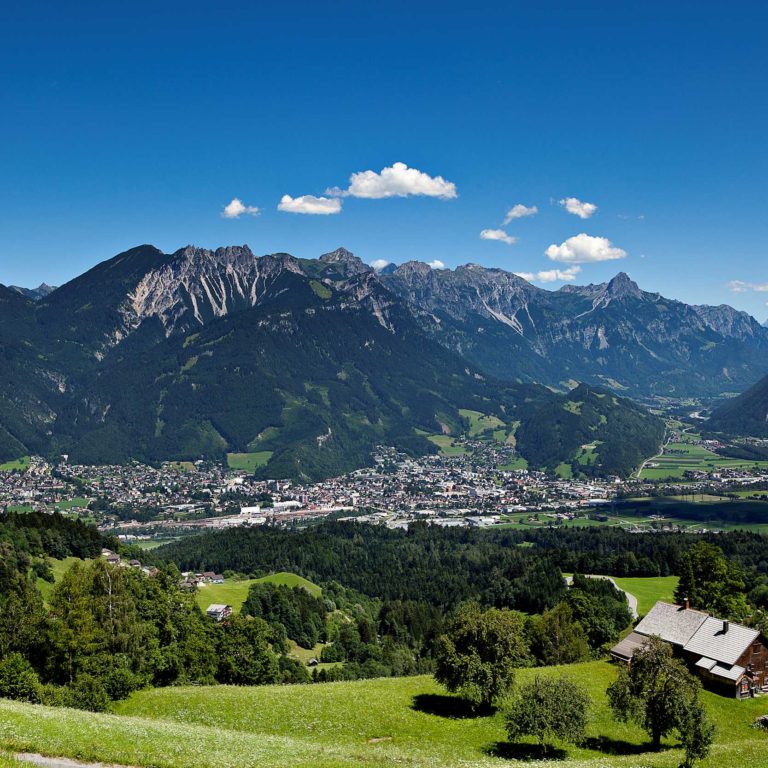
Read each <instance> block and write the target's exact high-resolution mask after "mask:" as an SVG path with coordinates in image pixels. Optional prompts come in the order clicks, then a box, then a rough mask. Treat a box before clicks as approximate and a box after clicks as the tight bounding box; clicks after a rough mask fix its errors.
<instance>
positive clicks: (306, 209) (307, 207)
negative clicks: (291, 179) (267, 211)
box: [277, 195, 341, 216]
mask: <svg viewBox="0 0 768 768" xmlns="http://www.w3.org/2000/svg"><path fill="white" fill-rule="evenodd" d="M277 210H278V211H286V212H287V213H310V214H314V215H316V216H327V215H329V214H332V213H339V212H340V211H341V200H339V199H338V198H335V197H315V196H314V195H301V197H291V196H290V195H283V196H282V197H281V198H280V202H279V203H278V204H277Z"/></svg>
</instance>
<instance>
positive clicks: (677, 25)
mask: <svg viewBox="0 0 768 768" xmlns="http://www.w3.org/2000/svg"><path fill="white" fill-rule="evenodd" d="M375 5H376V9H373V10H372V7H373V6H374V4H371V3H360V2H354V3H352V2H349V3H347V2H326V3H322V4H320V3H303V2H293V3H290V4H267V3H254V4H228V5H226V6H222V5H220V4H215V3H211V2H207V3H196V2H185V3H173V2H167V3H156V2H155V3H151V4H145V3H141V2H134V3H130V4H127V3H126V4H121V7H118V4H110V3H98V4H96V3H88V2H78V3H72V4H65V3H56V4H53V3H50V4H49V3H39V2H34V0H33V1H32V2H28V3H24V4H21V3H19V4H15V7H13V8H11V7H10V6H7V7H5V9H4V10H3V12H2V17H1V18H0V73H1V74H2V76H1V77H0V114H2V116H3V117H2V120H0V282H3V283H6V284H13V283H15V284H22V285H33V284H34V285H36V284H38V283H39V282H41V281H42V280H45V281H48V282H52V283H59V284H60V283H62V282H64V281H66V280H68V279H70V278H72V277H74V276H75V275H77V274H79V273H80V272H82V271H84V270H85V269H87V268H89V267H91V266H93V265H94V264H95V263H97V262H99V261H101V260H103V259H105V258H108V257H110V256H112V255H114V254H115V253H117V252H119V251H121V250H125V249H126V248H129V247H131V246H134V245H137V244H140V243H145V242H147V243H153V244H155V245H157V246H158V247H160V248H161V249H163V250H166V251H171V250H175V249H176V248H178V247H181V246H183V245H186V244H187V243H195V244H198V245H202V246H207V247H215V246H217V245H226V244H242V243H248V244H249V245H250V246H251V248H252V249H253V250H254V252H256V253H257V254H261V253H268V252H274V251H288V252H290V253H293V254H295V255H297V256H302V257H310V256H316V255H319V254H320V253H322V252H324V251H327V250H331V249H333V248H335V247H337V246H339V245H344V246H346V247H347V248H349V249H350V250H353V251H355V252H356V253H358V254H359V255H360V256H361V257H362V258H363V259H364V260H365V261H368V262H372V261H374V260H377V259H385V260H392V261H395V262H401V261H405V260H408V259H421V260H424V261H433V260H438V261H440V262H443V263H444V264H445V265H447V266H449V267H453V266H456V265H458V264H462V263H466V262H470V261H471V262H477V263H480V264H484V265H489V266H499V267H503V268H506V269H509V270H512V271H516V272H522V273H527V274H529V275H532V276H535V279H537V280H539V284H540V285H544V286H545V287H551V288H557V287H558V286H559V285H561V284H562V282H561V281H558V280H554V281H551V282H541V280H546V279H547V278H552V277H554V276H558V273H555V275H553V274H547V273H550V272H551V271H552V270H559V271H560V272H559V276H562V277H570V278H571V279H572V280H573V281H575V282H577V283H587V282H600V281H602V280H605V279H607V278H609V277H611V276H612V275H613V274H615V273H616V272H617V271H619V270H624V271H627V272H628V273H629V274H630V275H631V276H632V277H633V278H634V279H636V280H637V281H638V282H639V283H640V285H641V286H642V287H643V288H645V289H647V290H653V291H659V292H661V293H663V294H665V295H668V296H671V297H675V298H679V299H682V300H685V301H688V302H696V303H723V302H727V303H731V304H733V305H735V306H737V307H739V308H741V309H746V310H748V311H750V312H752V313H753V314H754V315H755V316H756V317H758V318H759V319H760V320H763V319H765V317H766V316H768V307H766V301H768V269H767V268H766V265H767V262H766V243H767V242H768V216H766V215H765V207H766V191H767V190H766V185H767V183H768V182H767V180H768V141H767V140H766V138H765V135H766V134H765V131H766V124H767V123H768V120H767V119H766V118H767V117H768V114H767V113H768V93H767V92H766V91H768V77H766V64H765V50H766V47H767V44H768V39H766V38H767V37H768V35H767V34H766V31H765V30H766V28H767V27H768V11H767V10H766V9H765V8H764V7H762V5H761V4H758V3H754V4H748V3H732V4H730V5H728V6H727V8H726V7H724V6H722V4H720V3H718V4H714V3H707V2H697V3H693V2H681V3H668V2H665V3H654V2H644V3H635V4H628V3H615V2H579V3H573V2H571V3H563V2H558V3H549V2H540V3H526V4H523V3H515V2H504V3H486V2H477V3H472V4H466V3H462V4H458V3H456V4H451V3H445V2H442V3H429V2H413V0H411V2H407V3H401V2H388V3H381V4H375ZM395 163H404V164H406V166H407V167H408V168H410V169H414V171H413V173H411V174H410V175H409V174H408V173H405V174H398V172H397V170H395V171H394V172H393V171H388V172H386V173H385V174H383V175H382V174H381V171H382V169H385V168H390V169H391V168H392V167H393V165H394V164H395ZM365 171H372V172H374V173H375V174H376V175H375V176H374V175H369V176H367V177H357V182H356V183H353V184H352V185H351V186H350V177H351V176H352V174H355V173H360V172H365ZM416 171H418V172H421V173H422V174H425V175H424V176H420V175H418V174H417V173H416ZM437 177H440V179H442V182H441V181H440V180H439V179H438V178H437ZM333 187H337V188H338V189H337V190H336V193H335V194H336V197H333V196H330V195H327V194H325V191H326V190H327V189H328V188H333ZM345 190H346V192H345ZM361 191H362V193H363V194H367V195H369V196H368V197H365V196H362V197H361V196H359V195H360V192H361ZM350 192H352V193H351V194H350ZM417 192H418V193H419V194H416V193H417ZM425 192H426V194H425ZM342 193H343V194H342ZM406 193H409V194H406ZM284 195H289V196H290V198H291V199H292V200H293V202H290V201H289V202H288V205H287V206H286V207H289V208H290V207H293V208H294V209H295V208H297V207H298V208H307V207H310V208H311V207H313V206H312V205H309V206H308V205H307V202H308V201H307V200H301V201H299V202H298V203H297V202H296V198H301V197H302V196H304V195H312V196H315V197H324V198H326V200H330V202H324V203H323V202H321V203H316V204H315V205H314V207H315V208H317V207H318V206H319V207H323V206H325V207H326V209H327V208H328V207H331V208H337V207H338V208H340V212H339V213H332V214H327V215H317V214H309V213H292V212H288V211H280V210H278V209H277V206H278V203H279V202H280V201H281V199H282V198H283V196H284ZM370 195H373V197H371V196H370ZM387 195H389V196H387ZM400 195H404V196H400ZM234 198H237V199H239V200H240V201H241V202H242V204H243V206H246V207H255V208H258V209H259V214H258V215H250V214H249V213H248V212H244V213H242V214H241V215H240V216H238V217H236V218H226V217H224V216H223V215H222V212H223V209H224V207H225V206H226V205H227V204H229V203H230V202H231V201H232V200H233V199H234ZM568 198H576V199H577V200H578V201H581V202H582V203H591V204H593V205H596V206H597V210H596V211H595V212H594V213H592V215H590V216H589V217H588V218H580V217H579V216H578V215H575V214H574V213H569V212H568V211H567V210H566V208H565V206H564V205H561V204H560V202H559V201H563V200H566V199H568ZM311 202H312V201H311V200H310V201H309V203H311ZM517 204H521V205H524V206H527V207H534V206H535V207H536V208H537V209H538V212H537V213H536V214H535V215H530V216H524V217H521V218H517V219H513V220H511V221H510V222H509V223H508V224H507V225H504V219H505V214H506V213H507V212H508V211H509V210H510V209H511V208H512V206H514V205H517ZM574 206H575V204H573V205H571V208H573V209H574V210H581V211H582V213H584V212H585V211H584V209H583V208H578V206H576V207H574ZM483 230H502V231H503V233H505V234H506V236H508V237H509V238H510V239H514V238H516V241H515V242H514V243H513V244H508V243H506V242H503V241H502V240H498V239H497V240H487V239H486V240H484V239H481V238H480V233H481V232H482V231H483ZM582 234H583V235H585V236H587V237H586V238H581V239H579V240H570V238H573V237H576V236H579V235H582ZM496 236H497V237H501V236H502V235H500V234H497V235H496ZM592 238H604V239H605V240H594V239H592ZM548 253H549V254H550V256H551V258H550V256H548V255H547V254H548ZM621 254H624V255H623V256H621V258H611V259H608V260H603V261H595V260H594V259H597V258H603V257H605V256H606V255H609V256H614V257H615V256H619V255H621ZM539 273H542V274H541V275H540V274H539ZM733 281H738V282H736V283H735V284H732V283H733ZM734 288H736V289H737V290H734ZM759 289H764V290H759Z"/></svg>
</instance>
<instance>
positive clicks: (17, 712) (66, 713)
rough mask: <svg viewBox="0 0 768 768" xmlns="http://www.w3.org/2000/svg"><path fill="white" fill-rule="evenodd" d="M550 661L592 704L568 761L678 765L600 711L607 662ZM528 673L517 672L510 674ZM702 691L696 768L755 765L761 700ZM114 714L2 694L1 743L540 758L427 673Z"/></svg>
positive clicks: (215, 763) (407, 758)
mask: <svg viewBox="0 0 768 768" xmlns="http://www.w3.org/2000/svg"><path fill="white" fill-rule="evenodd" d="M537 671H539V670H537ZM559 671H565V672H566V673H567V674H569V675H570V676H572V677H574V678H575V679H576V680H578V681H579V682H580V683H582V684H583V685H585V686H586V687H587V688H588V690H589V692H590V693H591V695H592V696H593V698H594V700H595V702H596V707H595V710H594V713H593V719H592V722H591V724H590V726H589V728H588V741H587V743H586V745H585V746H584V747H581V748H576V747H569V748H568V749H567V757H568V765H570V766H574V768H598V766H605V765H610V766H612V768H613V767H615V768H640V766H643V767H651V768H677V766H678V765H679V763H680V760H681V757H682V754H681V751H680V750H679V749H678V748H675V747H674V745H673V742H670V743H669V746H670V747H672V748H667V749H663V750H662V751H661V752H657V753H653V752H649V751H647V750H648V741H647V737H646V736H645V735H644V734H643V733H642V732H641V731H640V730H639V729H638V728H637V727H635V726H631V725H622V724H619V723H616V722H614V721H613V720H612V719H611V718H610V716H609V713H608V708H607V702H606V701H605V697H604V691H605V688H606V686H607V685H608V683H609V682H610V681H611V680H612V679H613V676H614V675H615V668H614V667H613V666H612V665H610V664H608V663H606V662H591V663H588V664H581V665H573V666H570V667H565V668H562V669H559V668H548V669H546V670H543V674H556V673H557V672H559ZM533 673H534V670H521V671H520V673H519V679H520V680H521V681H524V680H525V679H526V678H528V677H530V676H531V675H532V674H533ZM703 697H704V701H705V704H706V706H707V708H708V709H709V711H710V712H711V714H712V716H713V718H714V720H715V722H716V724H717V727H718V734H717V740H716V745H715V748H714V750H713V753H712V756H711V757H710V758H709V759H708V760H706V761H704V762H702V763H701V765H702V766H703V768H715V767H717V768H735V767H736V766H741V765H755V766H757V765H760V764H761V760H762V759H763V756H764V750H765V747H766V736H765V733H764V732H761V731H759V730H756V729H754V728H752V727H751V724H752V722H753V720H754V718H755V717H756V716H757V715H759V714H762V713H763V712H764V705H763V703H762V701H761V700H760V699H753V700H747V701H736V700H732V699H724V698H722V697H717V696H714V695H712V694H709V693H704V694H703ZM118 713H119V714H118V715H99V714H89V716H88V717H87V718H83V716H82V713H81V712H76V711H73V710H63V709H49V708H46V707H41V706H33V705H24V704H16V703H12V702H5V701H3V702H0V748H6V749H12V750H21V749H24V750H28V751H37V752H42V753H44V754H51V755H64V756H76V757H78V758H79V759H84V760H99V761H103V762H109V763H113V762H117V763H122V764H127V765H134V766H139V767H144V766H147V768H149V766H162V767H163V768H209V767H210V768H220V766H222V765H226V766H230V768H246V766H252V765H254V764H258V765H260V766H267V767H269V766H275V767H277V766H284V765H286V764H290V765H292V766H304V767H305V768H330V767H331V766H333V767H334V768H336V767H337V766H356V765H361V764H364V765H370V766H385V765H392V764H395V763H398V764H408V765H411V766H414V768H420V767H421V766H430V768H432V766H435V767H436V768H442V767H446V768H447V766H455V765H457V763H460V764H461V765H464V766H466V767H467V768H481V767H482V768H485V767H486V766H509V765H525V764H527V765H542V763H541V762H539V760H537V758H539V757H540V756H541V753H540V751H539V750H538V749H537V748H536V747H535V745H531V744H523V745H520V746H513V745H510V744H508V743H507V742H506V739H505V732H504V727H503V720H502V715H501V714H500V713H497V714H495V715H493V716H491V717H467V716H466V713H465V712H464V711H463V710H462V708H461V705H460V703H459V702H457V700H456V699H455V698H454V697H452V696H448V695H446V694H445V692H444V691H443V690H442V689H441V688H440V687H439V686H437V685H436V684H435V683H434V681H433V680H432V679H431V678H429V677H411V678H400V679H379V680H369V681H360V682H351V683H327V684H322V685H313V686H310V687H308V686H264V687H259V688H247V687H226V686H220V687H217V688H205V687H199V686H198V687H191V688H167V689H162V690H154V691H146V692H139V693H136V694H134V695H133V696H132V697H131V698H130V699H129V700H128V701H126V702H124V703H123V704H121V705H119V707H118ZM555 754H556V755H558V756H562V755H559V753H555ZM531 760H533V762H531Z"/></svg>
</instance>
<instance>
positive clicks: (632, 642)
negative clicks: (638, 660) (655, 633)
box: [611, 632, 715, 664]
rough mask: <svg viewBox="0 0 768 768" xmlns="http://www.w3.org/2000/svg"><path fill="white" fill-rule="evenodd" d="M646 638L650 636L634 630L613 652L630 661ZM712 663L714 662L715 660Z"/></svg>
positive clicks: (617, 644)
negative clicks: (639, 633)
mask: <svg viewBox="0 0 768 768" xmlns="http://www.w3.org/2000/svg"><path fill="white" fill-rule="evenodd" d="M646 640H648V638H647V637H646V636H645V635H638V634H637V632H632V633H631V634H629V635H627V636H626V637H625V638H624V639H623V640H621V641H620V642H618V643H616V645H614V646H613V648H611V654H612V655H614V656H618V657H619V658H621V659H626V660H627V661H629V659H631V658H632V657H633V656H634V655H635V651H636V650H637V649H638V648H640V647H641V646H642V645H643V643H645V641H646ZM712 663H713V664H714V663H715V662H714V661H713V662H712Z"/></svg>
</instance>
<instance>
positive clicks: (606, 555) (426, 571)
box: [156, 522, 768, 612]
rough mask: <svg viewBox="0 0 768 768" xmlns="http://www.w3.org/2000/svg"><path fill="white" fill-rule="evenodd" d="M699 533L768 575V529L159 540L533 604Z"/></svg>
mask: <svg viewBox="0 0 768 768" xmlns="http://www.w3.org/2000/svg"><path fill="white" fill-rule="evenodd" d="M700 540H704V541H708V542H712V543H715V544H716V545H717V546H719V547H720V548H721V549H722V550H723V551H724V552H725V554H726V555H727V556H728V557H729V558H731V559H732V560H733V561H734V562H736V563H738V564H740V565H742V566H743V567H744V568H746V569H750V570H755V571H757V572H759V573H762V574H768V538H766V537H765V536H762V535H760V534H756V533H748V532H732V533H728V534H709V535H706V536H699V537H695V536H690V535H687V534H682V533H680V534H663V535H638V534H632V533H628V532H627V531H624V530H621V529H619V528H616V527H613V526H611V527H608V526H606V527H590V528H545V527H542V528H533V529H531V530H525V531H521V530H511V529H506V530H491V531H488V530H486V531H482V530H481V531H475V530H469V529H458V530H457V529H445V528H439V527H437V526H430V525H427V524H425V523H417V524H414V525H412V526H411V527H410V529H409V530H408V531H407V532H404V531H393V530H389V529H387V528H384V527H376V526H369V525H360V524H357V523H354V522H345V523H339V522H337V523H325V524H322V525H319V526H316V527H313V528H308V529H306V530H302V531H286V530H280V529H273V528H252V529H249V530H243V529H238V530H230V531H223V532H217V533H209V534H204V535H202V536H195V537H193V538H188V539H184V540H181V541H178V542H175V543H173V544H169V545H167V546H165V547H161V548H160V549H159V550H157V553H156V556H157V557H158V558H161V559H162V560H168V561H173V562H175V563H177V564H178V566H179V567H180V568H182V569H183V570H186V569H198V570H199V569H203V568H209V569H215V570H218V569H224V568H232V569H233V570H236V571H241V572H243V573H260V574H261V573H268V572H270V571H281V570H288V571H295V572H296V573H299V574H301V575H302V576H305V577H306V578H309V579H311V580H313V581H316V582H318V583H322V582H324V581H328V580H336V581H339V582H341V583H343V584H345V585H346V586H349V587H352V588H354V589H356V590H358V591H360V592H363V593H365V594H368V595H373V596H381V597H384V598H386V599H400V600H406V599H421V600H426V601H428V602H430V603H432V604H434V605H440V606H445V605H450V604H452V603H453V602H455V601H456V600H462V599H479V600H480V601H481V602H483V603H486V604H488V605H502V604H504V605H512V606H514V607H515V608H518V609H519V610H524V611H533V612H536V611H541V610H544V609H545V608H550V607H552V606H553V605H554V604H555V603H556V602H557V601H558V600H559V599H560V598H561V596H562V593H563V585H562V581H561V579H560V572H561V571H563V572H578V573H595V574H601V573H602V574H612V575H614V576H668V575H670V574H677V573H679V572H680V563H681V559H682V557H683V555H684V553H685V552H686V551H687V550H688V549H689V548H690V547H691V546H693V545H694V544H695V543H696V542H697V541H700Z"/></svg>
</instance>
